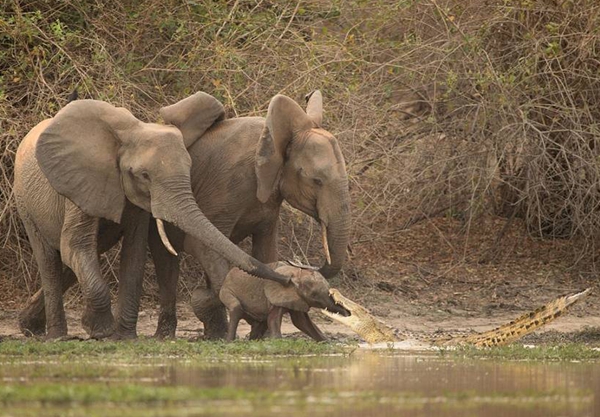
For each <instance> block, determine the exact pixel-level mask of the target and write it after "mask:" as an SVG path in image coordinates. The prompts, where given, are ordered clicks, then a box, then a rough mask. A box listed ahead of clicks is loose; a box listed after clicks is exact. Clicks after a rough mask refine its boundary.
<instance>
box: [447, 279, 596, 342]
mask: <svg viewBox="0 0 600 417" xmlns="http://www.w3.org/2000/svg"><path fill="white" fill-rule="evenodd" d="M590 291H591V288H587V289H586V290H584V291H581V292H578V293H575V294H569V295H565V296H562V297H559V298H557V299H555V300H554V301H552V302H550V303H548V304H546V305H545V306H543V307H540V308H538V309H537V310H534V311H532V312H530V313H527V314H524V315H522V316H521V317H519V318H518V319H516V320H513V321H511V322H510V323H507V324H504V325H502V326H500V327H497V328H495V329H493V330H489V331H487V332H483V333H477V334H474V335H469V336H466V337H462V338H461V339H460V340H457V342H459V343H461V344H467V345H474V346H478V347H491V346H502V345H506V344H508V343H511V342H514V341H515V340H518V339H520V338H521V337H523V336H525V335H526V334H529V333H531V332H533V331H534V330H536V329H538V328H540V327H542V326H543V325H545V324H547V323H549V322H551V321H553V320H554V319H556V318H558V317H560V316H561V315H562V314H563V313H564V312H566V311H567V309H568V308H569V307H570V306H572V305H573V304H575V303H576V302H577V301H579V300H580V299H582V298H583V297H585V296H586V295H588V294H589V292H590Z"/></svg>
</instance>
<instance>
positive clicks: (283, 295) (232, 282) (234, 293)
mask: <svg viewBox="0 0 600 417" xmlns="http://www.w3.org/2000/svg"><path fill="white" fill-rule="evenodd" d="M269 266H271V268H273V269H274V270H275V271H277V272H278V273H280V274H283V275H285V276H291V277H292V282H291V284H290V285H289V286H287V287H285V286H283V285H282V284H277V283H275V282H272V281H266V280H263V279H259V278H255V277H253V276H251V275H249V274H247V273H245V272H244V271H242V270H240V269H238V268H234V269H232V270H231V271H229V274H227V277H226V278H225V281H224V282H223V286H222V287H221V291H220V293H219V298H220V299H221V301H222V302H223V304H224V305H225V307H226V308H227V310H228V311H229V329H228V332H227V340H229V341H231V340H234V339H235V336H236V331H237V326H238V323H239V321H240V320H241V319H244V320H246V321H247V322H248V324H250V325H251V326H252V331H251V333H250V339H258V338H261V337H262V336H263V335H264V333H265V332H266V331H267V330H268V331H269V335H270V336H271V337H281V319H282V317H283V314H284V313H286V312H289V313H290V317H291V319H292V323H294V326H296V327H297V328H298V329H300V330H301V331H303V332H304V333H306V334H307V335H309V336H310V337H312V338H313V339H314V340H316V341H319V342H320V341H323V340H325V336H323V333H321V331H320V330H319V328H318V327H317V326H316V325H315V324H314V323H313V322H312V321H311V319H310V317H309V316H308V310H309V309H310V308H311V307H316V308H326V309H327V310H329V311H332V312H336V313H339V314H341V315H343V316H349V315H350V312H349V311H348V310H346V309H345V308H343V307H342V306H340V305H338V304H336V303H335V301H333V299H332V298H331V296H330V295H329V284H328V283H327V281H326V280H325V278H324V277H323V276H322V275H321V274H319V272H318V271H316V270H313V269H308V268H300V267H295V266H291V265H289V264H287V263H285V262H276V263H273V264H270V265H269Z"/></svg>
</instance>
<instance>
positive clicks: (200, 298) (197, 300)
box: [191, 288, 228, 340]
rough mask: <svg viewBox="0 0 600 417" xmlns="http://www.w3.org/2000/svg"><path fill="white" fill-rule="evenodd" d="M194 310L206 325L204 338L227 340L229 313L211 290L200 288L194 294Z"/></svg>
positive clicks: (192, 301)
mask: <svg viewBox="0 0 600 417" xmlns="http://www.w3.org/2000/svg"><path fill="white" fill-rule="evenodd" d="M191 304H192V309H193V310H194V314H195V315H196V317H198V319H199V320H200V321H201V322H202V323H203V324H204V338H205V339H208V340H218V339H225V337H226V336H227V328H228V322H227V311H226V309H225V306H224V305H223V304H222V303H221V301H220V300H219V299H218V298H217V297H216V295H215V294H214V293H213V292H212V291H211V290H209V289H205V288H198V289H196V290H195V291H194V292H193V294H192V300H191Z"/></svg>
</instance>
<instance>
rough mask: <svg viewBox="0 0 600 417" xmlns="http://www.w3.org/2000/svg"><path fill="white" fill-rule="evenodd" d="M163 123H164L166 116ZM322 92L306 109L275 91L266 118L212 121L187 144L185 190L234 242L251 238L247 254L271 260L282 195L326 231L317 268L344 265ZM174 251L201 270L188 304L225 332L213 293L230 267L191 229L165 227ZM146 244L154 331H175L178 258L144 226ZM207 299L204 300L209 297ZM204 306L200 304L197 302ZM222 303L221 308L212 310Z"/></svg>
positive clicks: (345, 205)
mask: <svg viewBox="0 0 600 417" xmlns="http://www.w3.org/2000/svg"><path fill="white" fill-rule="evenodd" d="M163 118H165V121H167V122H168V121H169V120H168V117H165V115H164V114H163ZM321 120H322V96H321V93H320V92H319V91H315V92H314V93H313V94H312V96H310V99H309V101H308V104H307V111H306V112H305V111H304V110H302V108H301V107H300V106H299V105H298V104H296V102H295V101H293V100H292V99H290V98H288V97H286V96H283V95H277V96H275V97H274V98H273V99H272V100H271V103H270V105H269V109H268V112H267V117H266V119H265V118H262V117H241V118H236V119H229V120H224V121H220V122H217V123H216V124H215V125H213V126H212V127H211V128H210V129H208V130H207V132H206V133H205V134H204V135H203V136H202V138H201V139H200V140H198V141H197V142H196V143H194V144H193V145H192V146H191V147H190V148H189V152H190V155H191V157H192V188H193V193H194V197H195V198H196V201H197V202H198V205H199V206H200V208H201V209H202V211H203V212H204V213H205V214H206V217H207V218H208V219H209V220H210V221H211V222H213V223H214V225H215V226H216V227H217V228H218V229H219V230H220V231H221V232H222V233H223V234H224V235H225V236H228V237H229V238H230V239H231V240H232V241H233V242H234V243H236V244H237V243H240V242H241V241H242V240H243V239H245V238H246V237H248V236H251V237H252V256H254V257H255V258H256V259H258V260H260V261H261V262H264V263H269V262H276V261H277V260H278V254H277V232H278V228H279V210H280V208H281V204H282V203H283V201H284V200H285V201H287V202H288V203H289V204H290V205H292V206H293V207H295V208H297V209H299V210H301V211H303V212H304V213H306V214H308V215H309V216H311V217H313V218H314V219H316V220H317V221H318V222H319V223H321V224H322V225H325V227H326V230H327V242H328V246H329V250H330V252H331V263H330V264H328V263H326V264H325V265H324V266H323V267H322V268H321V269H320V272H321V274H322V275H323V276H325V278H331V277H333V276H334V275H336V274H337V273H338V272H339V270H340V269H341V267H342V265H343V264H344V261H345V257H346V247H347V246H348V239H349V233H350V202H349V194H348V178H347V175H346V167H345V162H344V157H343V155H342V152H341V150H340V146H339V144H338V142H337V140H336V139H335V138H334V137H333V136H332V135H331V134H330V133H329V132H327V131H325V130H323V129H322V128H321V127H320V126H321ZM167 232H168V235H169V239H170V240H171V242H172V243H173V244H174V246H175V248H176V249H177V250H181V249H183V250H184V251H185V252H187V253H189V254H191V255H193V256H194V257H195V258H196V259H197V260H199V261H200V262H201V264H202V267H203V268H204V270H205V271H206V275H207V286H208V290H200V291H196V292H195V293H194V295H193V296H192V304H193V305H194V306H196V308H195V309H194V310H195V312H196V314H197V315H198V318H199V319H200V320H201V321H202V322H203V323H204V328H205V334H207V335H209V337H214V338H223V337H225V335H226V332H227V320H226V316H225V312H224V307H223V306H222V304H220V303H219V302H218V294H219V291H220V289H221V286H222V283H223V280H224V279H225V276H226V275H227V273H228V272H229V269H230V265H229V264H228V262H226V261H225V260H224V259H223V258H222V257H221V256H219V255H218V254H216V253H215V252H214V251H211V250H210V249H208V248H207V247H206V246H205V245H203V244H202V242H200V241H199V240H198V239H196V238H195V237H194V236H193V235H190V234H186V235H184V234H183V233H181V232H179V231H178V230H176V229H175V228H167ZM150 248H151V251H152V258H153V259H154V263H155V265H156V273H157V277H158V284H159V288H160V305H161V311H160V316H159V323H158V328H157V331H156V336H157V337H174V335H175V328H176V325H177V319H176V315H175V301H176V299H175V298H176V287H177V279H178V274H179V264H178V259H177V258H176V257H174V256H172V255H171V254H169V253H168V252H167V251H166V250H165V249H164V247H163V245H161V244H160V239H159V238H158V236H157V233H156V228H155V227H154V225H151V231H150ZM211 296H212V297H213V298H214V300H213V301H212V302H209V301H208V300H209V298H210V297H211ZM202 303H205V304H206V307H204V308H202V307H200V305H201V304H202ZM215 309H221V312H218V311H215Z"/></svg>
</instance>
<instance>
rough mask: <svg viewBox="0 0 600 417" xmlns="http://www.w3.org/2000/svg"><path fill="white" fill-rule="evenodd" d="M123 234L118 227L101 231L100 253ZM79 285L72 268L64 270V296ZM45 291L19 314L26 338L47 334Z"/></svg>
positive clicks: (29, 302)
mask: <svg viewBox="0 0 600 417" xmlns="http://www.w3.org/2000/svg"><path fill="white" fill-rule="evenodd" d="M121 234H122V231H121V228H120V226H118V225H112V227H107V228H105V230H101V236H100V239H99V241H98V253H99V254H100V253H104V252H106V251H107V250H108V249H110V248H111V247H113V246H114V245H115V244H116V243H117V242H118V241H119V239H120V237H121ZM75 283H77V277H76V276H75V273H74V272H73V271H72V270H71V269H70V268H63V273H62V292H63V295H64V294H65V293H66V292H67V290H68V289H69V288H71V287H72V286H73V285H75ZM44 303H45V301H44V290H43V289H42V288H40V289H39V290H38V291H37V292H36V293H35V294H34V295H33V296H32V297H31V298H30V299H29V301H28V302H27V305H26V306H25V308H23V310H21V312H20V313H19V329H20V330H21V332H22V333H23V334H24V335H25V336H32V335H33V336H43V335H44V334H45V332H46V310H45V306H44Z"/></svg>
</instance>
